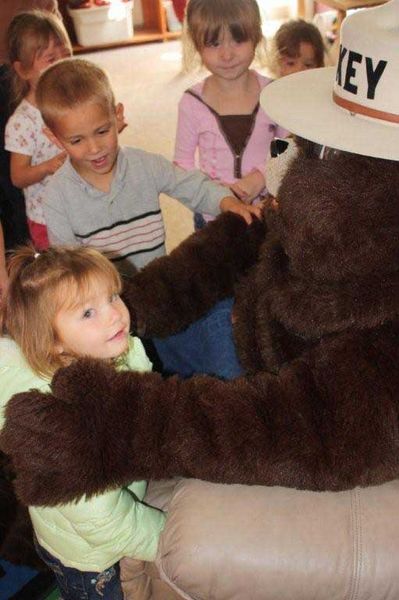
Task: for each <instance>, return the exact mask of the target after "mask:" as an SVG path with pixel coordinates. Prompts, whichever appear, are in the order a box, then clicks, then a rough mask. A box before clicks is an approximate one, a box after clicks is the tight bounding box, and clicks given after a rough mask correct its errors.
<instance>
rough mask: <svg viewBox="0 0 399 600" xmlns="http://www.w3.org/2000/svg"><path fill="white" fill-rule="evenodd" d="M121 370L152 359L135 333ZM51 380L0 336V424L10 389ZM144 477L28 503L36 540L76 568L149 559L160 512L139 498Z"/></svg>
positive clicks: (144, 367)
mask: <svg viewBox="0 0 399 600" xmlns="http://www.w3.org/2000/svg"><path fill="white" fill-rule="evenodd" d="M117 368H118V369H120V370H134V371H142V372H143V371H149V370H151V363H150V361H149V360H148V358H147V356H146V354H145V352H144V348H143V346H142V344H141V342H140V340H139V339H137V338H130V343H129V352H128V354H127V356H126V359H125V360H124V361H123V362H121V364H118V366H117ZM49 387H50V381H49V380H48V379H44V378H42V377H39V376H38V375H36V374H35V373H34V372H33V371H32V369H31V368H30V367H29V365H28V364H27V363H26V362H25V360H24V358H23V356H22V354H21V352H20V350H19V348H18V346H17V345H16V344H15V342H14V341H12V340H10V339H8V338H0V428H2V427H3V424H4V409H5V406H6V405H7V402H8V400H9V399H10V398H11V396H12V395H13V394H16V393H18V392H23V391H27V390H30V389H40V390H42V391H48V390H49ZM146 488H147V483H146V482H145V481H135V482H133V483H132V484H131V485H129V486H128V488H120V489H116V490H112V491H109V492H107V493H104V494H101V495H98V496H95V497H92V498H90V499H89V500H87V499H86V497H85V496H83V497H82V498H80V500H79V501H78V502H76V503H69V504H63V505H58V506H55V507H45V506H43V507H38V506H34V507H33V506H31V507H29V512H30V516H31V519H32V523H33V528H34V530H35V534H36V537H37V539H38V542H39V544H40V545H41V546H43V548H45V549H46V550H47V551H48V552H50V553H51V554H52V555H53V556H55V557H56V558H58V559H59V560H60V561H61V562H62V563H63V564H64V565H66V566H68V567H73V568H75V569H78V570H80V571H98V572H101V571H103V570H104V569H106V568H108V567H110V566H111V565H113V564H114V563H116V562H117V561H118V560H119V559H121V558H122V557H123V556H131V557H134V558H138V559H141V560H153V559H154V558H155V554H156V551H157V546H158V540H159V535H160V533H161V531H162V528H163V526H164V522H165V515H164V514H163V513H162V512H161V511H159V510H157V509H155V508H152V507H150V506H147V505H145V504H143V503H142V500H143V497H144V494H145V492H146Z"/></svg>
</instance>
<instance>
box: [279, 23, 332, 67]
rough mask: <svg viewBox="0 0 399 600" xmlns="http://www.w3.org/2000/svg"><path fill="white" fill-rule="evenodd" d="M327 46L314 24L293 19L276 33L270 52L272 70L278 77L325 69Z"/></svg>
mask: <svg viewBox="0 0 399 600" xmlns="http://www.w3.org/2000/svg"><path fill="white" fill-rule="evenodd" d="M325 50H326V49H325V46H324V42H323V38H322V36H321V33H320V31H319V30H318V29H317V27H316V26H315V25H313V23H308V22H307V21H304V20H303V19H292V20H290V21H287V22H286V23H283V25H281V27H280V28H279V29H278V30H277V31H276V33H275V36H274V38H273V40H272V49H271V52H270V68H271V70H272V71H273V73H275V75H276V77H285V76H286V75H290V74H291V73H298V72H299V71H305V70H306V69H317V68H319V67H324V54H325Z"/></svg>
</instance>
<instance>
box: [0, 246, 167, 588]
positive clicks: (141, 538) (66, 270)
mask: <svg viewBox="0 0 399 600" xmlns="http://www.w3.org/2000/svg"><path fill="white" fill-rule="evenodd" d="M9 270H10V279H9V288H8V292H7V295H6V299H5V304H4V307H3V314H2V317H3V329H4V330H5V331H6V332H7V335H8V337H2V338H0V381H1V386H0V390H1V391H0V427H2V425H3V422H4V411H5V408H6V405H7V402H8V400H9V399H10V398H11V396H13V395H14V394H16V393H18V392H22V391H27V390H29V389H38V390H42V391H46V390H49V389H50V385H51V378H52V376H53V374H54V372H55V371H56V370H57V368H58V367H61V366H63V365H68V364H70V363H71V362H72V361H73V360H75V358H76V357H79V356H91V357H94V358H98V359H101V360H105V361H107V362H111V363H113V364H114V365H115V368H116V369H117V370H135V371H143V372H144V371H149V370H151V363H150V362H149V360H148V358H147V356H146V354H145V352H144V349H143V346H142V344H141V342H140V340H139V339H137V338H133V337H131V336H130V335H129V328H130V319H129V313H128V310H127V308H126V306H125V304H124V303H123V301H122V300H121V298H120V296H119V293H120V291H121V280H120V277H119V274H118V272H117V270H116V269H115V267H114V266H113V265H112V263H110V262H109V261H108V260H107V259H106V258H105V257H104V256H103V255H102V254H100V253H99V252H97V251H96V250H91V249H88V248H82V247H77V248H50V249H49V250H47V251H45V252H44V253H41V254H37V253H35V251H34V250H33V249H31V248H23V249H21V250H19V251H18V252H17V253H16V254H15V256H14V257H13V258H12V259H11V263H10V268H9ZM22 409H23V408H22ZM43 419H47V421H48V427H51V412H48V413H47V414H46V411H45V410H44V411H43ZM65 426H67V424H66V425H65ZM104 426H105V427H112V424H111V423H108V424H107V423H105V424H104ZM59 435H60V439H61V440H62V431H60V434H59ZM82 435H85V432H82ZM16 475H17V477H18V473H17V474H16ZM145 491H146V482H144V481H136V482H134V483H132V484H131V485H129V487H128V488H119V489H112V490H108V491H105V492H104V493H102V494H100V495H96V496H91V497H87V496H83V497H82V498H80V499H79V500H78V501H77V502H76V501H75V502H72V501H71V502H70V503H68V504H57V500H56V498H55V499H54V505H52V506H30V507H29V512H30V516H31V519H32V524H33V528H34V531H35V536H36V543H37V551H38V554H39V556H40V557H41V558H42V559H43V560H44V561H45V562H46V563H47V565H48V566H49V567H50V568H51V569H52V570H53V571H54V574H55V577H56V580H57V584H58V586H59V588H60V591H61V595H62V598H63V600H76V599H77V598H83V597H85V598H88V599H89V600H97V599H98V600H100V599H101V600H122V598H123V595H122V589H121V583H120V578H119V564H118V563H119V560H120V559H121V558H122V557H124V556H131V557H134V558H137V559H140V560H153V559H154V558H155V554H156V550H157V545H158V538H159V535H160V532H161V530H162V528H163V525H164V519H165V517H164V514H163V513H162V512H161V511H158V510H156V509H155V508H152V507H150V506H147V505H145V504H143V503H142V502H141V501H142V500H143V497H144V493H145ZM71 500H72V498H71Z"/></svg>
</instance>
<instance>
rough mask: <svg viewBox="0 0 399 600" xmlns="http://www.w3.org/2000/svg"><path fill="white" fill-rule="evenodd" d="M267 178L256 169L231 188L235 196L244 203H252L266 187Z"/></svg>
mask: <svg viewBox="0 0 399 600" xmlns="http://www.w3.org/2000/svg"><path fill="white" fill-rule="evenodd" d="M265 183H266V182H265V178H264V176H263V175H262V173H261V172H260V171H258V169H255V170H254V171H252V172H251V173H248V175H245V177H242V178H241V179H238V180H237V181H236V182H235V183H233V184H231V185H230V186H229V187H230V189H231V191H232V192H233V194H235V195H236V196H237V198H240V200H242V201H243V202H252V200H254V199H255V198H257V197H258V196H259V194H260V193H261V191H262V190H263V189H264V187H265Z"/></svg>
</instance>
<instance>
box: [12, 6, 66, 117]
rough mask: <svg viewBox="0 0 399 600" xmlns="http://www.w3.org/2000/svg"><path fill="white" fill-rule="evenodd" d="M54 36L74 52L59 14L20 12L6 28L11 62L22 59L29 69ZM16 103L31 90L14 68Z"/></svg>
mask: <svg viewBox="0 0 399 600" xmlns="http://www.w3.org/2000/svg"><path fill="white" fill-rule="evenodd" d="M52 37H54V38H55V40H57V41H58V42H59V43H60V44H62V45H64V46H65V48H67V49H68V50H69V51H70V53H71V54H72V46H71V42H70V39H69V37H68V34H67V32H66V29H65V27H64V25H63V23H62V21H61V19H59V18H58V17H57V16H56V15H54V14H52V13H48V12H46V11H41V10H32V11H28V12H22V13H19V14H17V15H16V16H15V17H14V18H13V20H12V21H11V23H10V25H9V27H8V30H7V51H8V60H9V62H10V64H11V66H12V65H13V64H14V63H16V62H20V63H21V67H22V68H23V69H24V70H25V71H28V70H29V69H30V68H31V67H32V65H33V62H34V60H35V57H36V56H37V55H38V53H40V52H42V51H43V50H45V49H46V48H47V47H48V45H49V43H50V41H51V38H52ZM12 86H13V106H14V107H15V106H17V105H18V104H19V103H20V102H21V100H22V99H23V98H24V97H25V96H26V95H27V93H28V92H29V84H28V82H27V81H24V80H23V79H21V78H20V77H19V76H18V74H17V72H16V71H15V68H14V69H13V81H12Z"/></svg>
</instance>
